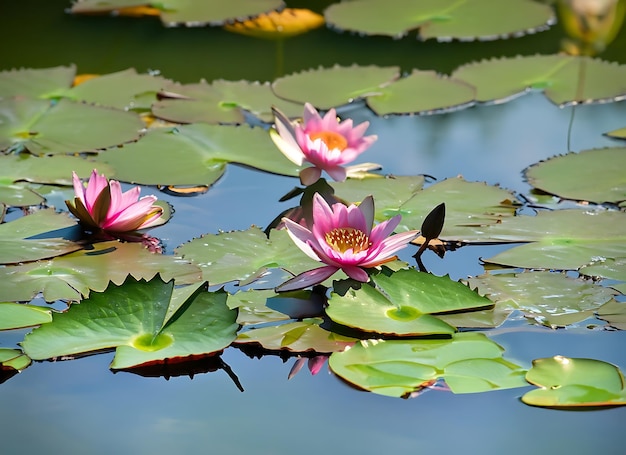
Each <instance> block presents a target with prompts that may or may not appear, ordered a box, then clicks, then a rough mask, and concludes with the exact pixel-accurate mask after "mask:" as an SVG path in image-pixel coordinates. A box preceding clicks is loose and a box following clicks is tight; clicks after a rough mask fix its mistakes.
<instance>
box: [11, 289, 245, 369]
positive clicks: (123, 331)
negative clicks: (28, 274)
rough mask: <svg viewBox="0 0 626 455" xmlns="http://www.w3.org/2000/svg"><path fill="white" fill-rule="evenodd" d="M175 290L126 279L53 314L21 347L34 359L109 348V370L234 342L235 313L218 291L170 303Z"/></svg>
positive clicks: (201, 291)
mask: <svg viewBox="0 0 626 455" xmlns="http://www.w3.org/2000/svg"><path fill="white" fill-rule="evenodd" d="M175 292H176V291H174V282H173V281H169V282H168V283H165V282H163V281H162V280H161V279H160V277H155V278H153V279H152V280H150V281H145V280H139V281H136V280H135V279H133V278H132V277H128V278H127V279H126V281H125V282H124V283H123V284H122V285H121V286H116V285H114V284H110V285H109V286H108V287H107V289H106V290H105V291H104V292H101V293H100V292H94V293H92V294H91V295H90V296H89V298H88V299H86V300H84V301H83V302H82V303H80V304H75V305H71V306H70V308H69V309H68V310H67V311H65V312H64V313H56V314H54V315H53V320H52V322H49V323H47V324H44V325H42V326H41V327H39V328H37V329H35V330H33V331H32V332H31V333H30V334H28V335H26V337H25V338H24V341H23V342H22V347H23V348H24V352H26V353H27V354H28V355H29V356H30V357H31V358H33V359H37V360H43V359H48V358H51V357H58V356H63V355H72V354H80V353H86V352H92V351H98V350H103V349H111V348H115V349H116V353H115V358H114V359H113V362H112V364H111V368H113V369H122V368H132V367H135V366H140V365H142V364H146V363H149V362H164V361H165V360H166V359H174V358H180V357H188V356H192V355H204V354H211V353H216V352H218V351H221V350H222V349H224V348H225V347H226V346H228V345H229V344H230V343H231V342H232V341H233V340H234V339H235V336H236V332H237V329H238V328H239V326H238V324H236V322H235V319H236V318H237V312H236V311H234V310H230V309H229V308H228V307H227V306H226V293H225V292H224V291H218V292H215V293H213V292H207V291H206V290H205V289H203V288H198V290H197V291H196V292H194V293H193V294H191V295H190V296H188V297H187V298H186V299H185V300H184V301H183V302H182V303H181V302H177V301H176V302H175V300H174V299H173V295H174V293H175ZM174 302H175V305H176V309H175V310H174V311H170V307H171V306H172V305H173V304H174Z"/></svg>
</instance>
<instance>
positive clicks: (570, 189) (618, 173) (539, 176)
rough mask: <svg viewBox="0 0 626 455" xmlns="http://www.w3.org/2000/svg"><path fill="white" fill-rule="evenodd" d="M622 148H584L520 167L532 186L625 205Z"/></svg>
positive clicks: (625, 154)
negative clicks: (529, 165)
mask: <svg viewBox="0 0 626 455" xmlns="http://www.w3.org/2000/svg"><path fill="white" fill-rule="evenodd" d="M624 169H626V148H625V147H614V148H605V149H593V150H584V151H582V152H580V153H568V154H567V155H563V156H557V157H553V158H550V159H548V160H547V161H542V162H540V163H537V164H535V165H533V166H531V167H529V168H527V169H526V170H525V171H524V174H525V177H526V180H528V183H530V184H531V185H532V186H533V187H535V188H537V189H539V190H541V191H543V192H546V193H550V194H554V195H556V196H559V197H561V198H563V199H573V200H576V201H587V202H594V203H597V204H602V203H605V202H610V203H615V204H623V205H624V206H626V172H624Z"/></svg>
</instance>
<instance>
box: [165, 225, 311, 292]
mask: <svg viewBox="0 0 626 455" xmlns="http://www.w3.org/2000/svg"><path fill="white" fill-rule="evenodd" d="M251 252H254V254H251ZM175 253H176V254H179V255H181V256H182V257H183V258H184V259H187V260H189V261H191V262H192V263H193V264H196V265H198V266H199V267H200V268H201V269H202V276H203V279H204V280H206V281H208V282H209V283H210V284H211V285H216V284H221V283H227V282H229V281H249V280H251V279H255V278H257V279H258V278H259V277H261V276H262V275H263V274H264V273H265V272H266V271H267V270H268V269H271V268H283V269H286V270H289V272H291V273H292V274H294V275H297V274H299V273H302V272H305V271H307V270H311V269H313V268H316V267H319V266H320V264H319V262H317V261H314V260H313V259H311V258H309V257H308V256H307V255H305V254H304V253H303V252H302V251H301V250H300V249H299V248H297V247H296V246H295V245H294V243H293V241H292V240H291V239H290V238H289V235H288V234H287V231H284V230H282V231H277V230H272V231H271V235H270V238H269V239H268V238H267V237H266V235H265V234H264V233H263V231H261V229H259V228H257V227H252V228H250V229H248V230H247V231H232V232H222V233H220V234H216V235H214V234H206V235H204V236H202V237H200V238H197V239H193V240H192V241H190V242H187V243H185V244H183V245H181V246H179V247H178V248H177V249H176V251H175Z"/></svg>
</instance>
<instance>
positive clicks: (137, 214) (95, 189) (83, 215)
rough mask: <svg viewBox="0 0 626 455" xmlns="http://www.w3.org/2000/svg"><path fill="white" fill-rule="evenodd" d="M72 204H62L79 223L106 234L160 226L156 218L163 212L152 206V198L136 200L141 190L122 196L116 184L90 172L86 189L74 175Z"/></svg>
mask: <svg viewBox="0 0 626 455" xmlns="http://www.w3.org/2000/svg"><path fill="white" fill-rule="evenodd" d="M72 179H73V182H74V193H75V194H76V197H75V198H74V201H65V204H66V205H67V208H68V209H69V211H70V212H72V214H73V215H74V216H75V217H76V218H78V219H79V221H80V222H81V223H82V224H83V225H85V226H87V227H89V228H94V229H102V230H103V231H106V232H112V233H123V232H133V231H137V230H139V229H146V228H149V227H153V226H156V225H158V224H162V220H159V217H160V216H161V214H162V213H163V208H161V207H159V206H158V205H154V203H155V202H156V200H157V197H156V196H153V195H150V196H144V197H142V198H141V199H139V193H140V192H141V188H140V187H138V186H136V187H134V188H132V189H130V190H128V191H126V192H125V193H122V187H121V185H120V182H118V181H116V180H111V181H109V180H107V178H106V177H105V176H104V174H102V175H98V172H97V171H96V170H95V169H94V170H93V172H92V173H91V176H90V177H89V182H88V183H87V188H85V187H84V186H83V183H82V182H81V180H80V178H78V176H77V175H76V173H75V172H73V173H72Z"/></svg>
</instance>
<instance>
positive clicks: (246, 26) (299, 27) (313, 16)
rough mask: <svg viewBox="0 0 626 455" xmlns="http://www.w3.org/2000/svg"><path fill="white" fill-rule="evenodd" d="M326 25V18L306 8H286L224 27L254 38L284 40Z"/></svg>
mask: <svg viewBox="0 0 626 455" xmlns="http://www.w3.org/2000/svg"><path fill="white" fill-rule="evenodd" d="M322 25H324V17H323V16H321V15H319V14H317V13H315V12H313V11H311V10H309V9H305V8H285V9H283V10H282V11H271V12H269V13H267V14H260V15H259V16H257V17H254V18H252V19H248V20H246V21H236V22H233V23H232V24H226V25H224V29H225V30H228V31H229V32H234V33H240V34H242V35H248V36H252V37H254V38H265V39H284V38H289V37H291V36H296V35H301V34H302V33H307V32H308V31H310V30H314V29H316V28H318V27H321V26H322Z"/></svg>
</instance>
